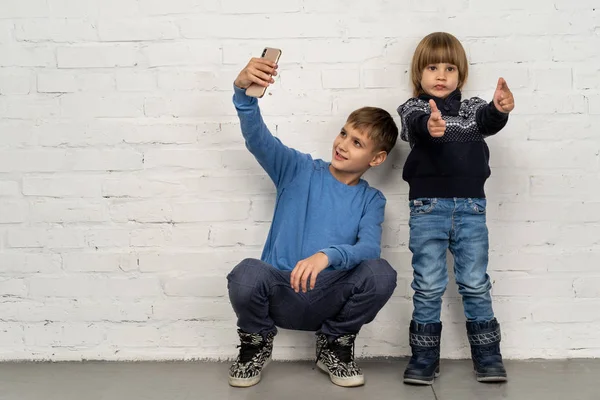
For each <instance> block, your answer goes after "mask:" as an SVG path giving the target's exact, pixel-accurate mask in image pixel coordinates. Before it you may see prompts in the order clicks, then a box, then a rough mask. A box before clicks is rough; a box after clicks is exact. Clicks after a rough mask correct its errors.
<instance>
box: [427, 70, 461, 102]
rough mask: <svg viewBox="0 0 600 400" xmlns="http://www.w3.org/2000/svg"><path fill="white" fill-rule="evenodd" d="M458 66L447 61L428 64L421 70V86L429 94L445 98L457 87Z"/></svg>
mask: <svg viewBox="0 0 600 400" xmlns="http://www.w3.org/2000/svg"><path fill="white" fill-rule="evenodd" d="M458 79H459V76H458V68H457V67H456V65H453V64H448V63H439V64H429V65H428V66H426V67H425V69H424V70H423V74H422V76H421V87H422V88H423V91H425V93H427V94H428V95H430V96H434V97H439V98H441V99H445V98H446V97H448V95H450V93H452V92H453V91H455V90H456V88H457V87H458Z"/></svg>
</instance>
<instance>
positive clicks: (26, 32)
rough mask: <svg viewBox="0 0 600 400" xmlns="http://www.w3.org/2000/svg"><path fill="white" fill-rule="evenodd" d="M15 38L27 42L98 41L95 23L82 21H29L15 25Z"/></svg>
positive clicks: (22, 21) (66, 19)
mask: <svg viewBox="0 0 600 400" xmlns="http://www.w3.org/2000/svg"><path fill="white" fill-rule="evenodd" d="M15 38H16V39H17V40H19V41H27V42H48V41H50V42H59V43H60V42H69V43H73V42H88V41H97V40H98V33H97V31H96V27H95V25H94V22H93V21H90V20H85V19H84V20H80V19H68V18H62V19H27V20H21V21H18V22H17V23H16V24H15Z"/></svg>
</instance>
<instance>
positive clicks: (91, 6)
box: [48, 0, 139, 18]
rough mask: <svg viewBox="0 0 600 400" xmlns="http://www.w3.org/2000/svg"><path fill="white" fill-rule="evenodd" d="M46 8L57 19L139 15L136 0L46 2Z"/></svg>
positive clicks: (49, 0)
mask: <svg viewBox="0 0 600 400" xmlns="http://www.w3.org/2000/svg"><path fill="white" fill-rule="evenodd" d="M48 6H49V8H50V14H51V15H52V16H53V17H57V18H65V17H67V18H87V17H90V16H100V17H103V16H107V17H115V16H122V17H125V16H127V17H134V16H137V15H138V14H139V8H138V4H137V1H136V0H103V1H101V2H98V1H96V0H48Z"/></svg>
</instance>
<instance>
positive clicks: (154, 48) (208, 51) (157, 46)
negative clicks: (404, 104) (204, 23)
mask: <svg viewBox="0 0 600 400" xmlns="http://www.w3.org/2000/svg"><path fill="white" fill-rule="evenodd" d="M142 51H143V54H144V55H145V56H146V58H147V60H148V66H149V67H164V66H176V65H204V64H218V63H220V62H221V48H220V47H219V45H218V44H216V43H212V44H208V43H206V42H193V41H186V42H169V43H153V44H148V45H145V46H143V48H142Z"/></svg>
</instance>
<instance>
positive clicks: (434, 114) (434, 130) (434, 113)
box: [427, 100, 446, 137]
mask: <svg viewBox="0 0 600 400" xmlns="http://www.w3.org/2000/svg"><path fill="white" fill-rule="evenodd" d="M429 106H430V107H431V116H430V117H429V121H427V129H428V130H429V134H430V135H431V136H433V137H442V136H444V133H446V121H444V120H443V119H442V113H441V112H440V110H439V109H438V108H437V105H436V104H435V101H433V100H429Z"/></svg>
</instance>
